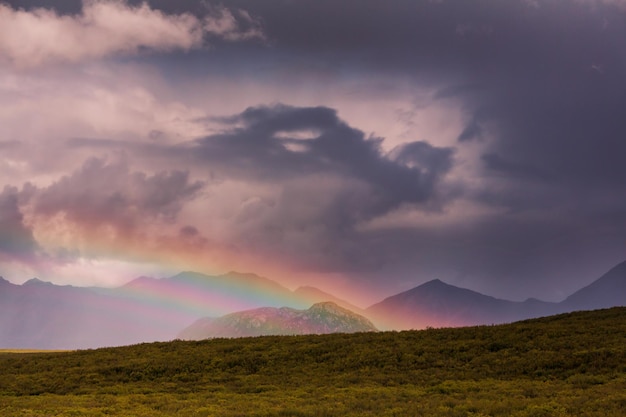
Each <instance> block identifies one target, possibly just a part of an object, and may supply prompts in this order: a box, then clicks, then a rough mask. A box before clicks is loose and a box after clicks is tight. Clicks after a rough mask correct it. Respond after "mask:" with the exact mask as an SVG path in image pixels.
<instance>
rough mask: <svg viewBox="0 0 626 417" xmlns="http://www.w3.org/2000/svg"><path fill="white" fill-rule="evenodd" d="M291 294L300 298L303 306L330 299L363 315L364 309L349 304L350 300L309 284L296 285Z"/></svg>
mask: <svg viewBox="0 0 626 417" xmlns="http://www.w3.org/2000/svg"><path fill="white" fill-rule="evenodd" d="M293 295H294V296H295V297H296V298H297V299H298V300H301V301H302V303H304V304H305V306H310V305H313V304H317V303H321V302H324V301H332V302H333V303H335V304H337V305H338V306H340V307H343V308H346V309H348V310H350V311H352V312H354V313H357V314H360V315H362V316H363V315H365V310H363V309H361V308H359V307H357V306H355V305H354V304H351V303H350V302H348V301H346V300H342V299H341V298H338V297H335V296H334V295H332V294H329V293H327V292H324V291H322V290H320V289H319V288H315V287H310V286H303V287H298V288H296V289H295V290H294V292H293Z"/></svg>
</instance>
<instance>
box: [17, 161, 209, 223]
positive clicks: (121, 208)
mask: <svg viewBox="0 0 626 417" xmlns="http://www.w3.org/2000/svg"><path fill="white" fill-rule="evenodd" d="M204 185H205V183H204V182H202V181H194V182H192V181H191V180H190V179H189V174H188V172H184V171H178V170H174V171H171V172H166V171H161V172H157V173H155V174H153V175H147V174H145V173H143V172H131V171H130V168H129V166H128V165H127V164H126V163H125V162H124V161H120V162H115V163H107V162H106V161H104V160H102V159H97V158H92V159H90V160H88V161H86V162H85V163H84V164H83V166H82V168H80V169H79V170H78V171H76V172H74V173H73V174H71V175H68V176H65V177H63V178H61V179H60V180H58V181H56V182H54V183H53V184H51V185H49V186H47V187H43V188H41V189H37V188H35V189H34V190H31V191H30V193H29V194H31V195H32V205H33V213H34V215H35V216H43V217H54V216H56V215H58V214H63V219H64V220H65V221H68V222H70V223H74V224H79V225H81V226H83V227H88V228H94V229H103V228H105V227H106V228H109V229H111V228H112V229H113V231H114V232H115V233H118V234H120V235H122V236H124V235H128V234H132V233H134V232H135V230H136V229H137V228H138V226H140V225H145V224H147V223H150V222H158V223H165V224H167V223H172V222H174V221H175V220H176V216H177V214H178V212H179V211H180V210H181V208H182V206H183V204H184V203H185V202H186V201H189V200H192V199H193V198H195V197H196V196H197V194H198V193H199V192H200V190H202V188H203V187H204Z"/></svg>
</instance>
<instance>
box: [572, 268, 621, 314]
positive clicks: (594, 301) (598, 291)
mask: <svg viewBox="0 0 626 417" xmlns="http://www.w3.org/2000/svg"><path fill="white" fill-rule="evenodd" d="M561 305H562V306H563V307H564V308H565V309H567V310H569V311H572V310H595V309H600V308H607V307H615V306H624V305H626V261H624V262H622V263H620V264H619V265H617V266H615V267H613V268H612V269H611V270H610V271H608V272H607V273H606V274H604V275H602V276H601V277H600V278H599V279H597V280H596V281H594V282H592V283H591V284H589V285H588V286H586V287H584V288H582V289H580V290H578V291H576V292H575V293H574V294H572V295H570V296H569V297H567V298H566V299H565V300H564V301H563V302H562V303H561Z"/></svg>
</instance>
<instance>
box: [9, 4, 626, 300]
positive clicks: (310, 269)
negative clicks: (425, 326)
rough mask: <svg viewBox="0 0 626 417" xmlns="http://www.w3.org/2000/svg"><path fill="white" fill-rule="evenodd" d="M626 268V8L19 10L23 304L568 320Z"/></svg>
mask: <svg viewBox="0 0 626 417" xmlns="http://www.w3.org/2000/svg"><path fill="white" fill-rule="evenodd" d="M624 259H626V1H624V0H506V1H502V0H491V1H481V0H457V1H453V0H422V1H420V0H385V1H382V0H377V1H373V0H363V1H359V2H354V1H348V0H274V1H258V0H233V1H229V0H226V1H220V2H211V1H197V0H194V1H192V0H180V1H176V2H172V1H167V0H152V1H147V2H136V1H128V2H125V1H121V0H118V1H115V0H100V1H98V0H84V1H82V2H81V1H78V0H76V1H74V0H72V1H69V0H55V1H52V0H32V1H24V0H19V1H18V0H10V1H4V3H1V4H0V275H3V276H4V277H5V278H7V279H9V280H11V281H13V282H16V283H21V282H23V281H25V280H27V279H29V278H32V277H34V276H37V277H39V278H41V279H43V280H48V281H53V282H57V283H60V284H73V285H119V284H121V283H124V282H126V281H128V280H130V279H132V278H134V277H136V276H138V275H152V276H167V275H171V274H174V273H176V272H178V271H180V270H197V271H200V272H206V273H223V272H226V271H229V270H238V271H242V272H243V271H246V272H256V273H258V274H261V275H265V276H268V277H270V278H273V279H275V280H277V281H279V282H281V283H283V284H285V285H287V286H289V287H291V288H293V287H295V286H297V285H301V284H310V285H316V286H319V287H320V288H322V289H326V290H329V291H336V292H338V293H340V294H342V295H345V294H350V295H352V296H355V297H357V298H358V299H359V300H360V302H361V303H362V304H367V303H368V302H373V301H377V300H379V299H381V298H382V297H383V296H388V295H391V294H393V293H396V292H399V291H402V290H406V289H409V288H412V287H414V286H416V285H419V284H421V283H423V282H426V281H428V280H431V279H435V278H438V279H441V280H443V281H445V282H448V283H450V284H454V285H458V286H462V287H466V288H471V289H474V290H477V291H480V292H483V293H486V294H489V295H494V296H498V297H503V298H508V299H514V300H523V299H525V298H527V297H537V298H541V299H545V300H560V299H562V298H564V297H565V296H567V295H569V294H570V293H572V292H573V291H575V290H577V289H579V288H580V287H582V286H584V285H586V284H588V283H590V282H591V281H592V280H594V279H596V278H598V277H599V276H600V275H601V274H602V273H604V272H605V271H606V270H608V269H609V268H611V267H612V266H614V265H615V264H616V263H618V262H620V261H622V260H624Z"/></svg>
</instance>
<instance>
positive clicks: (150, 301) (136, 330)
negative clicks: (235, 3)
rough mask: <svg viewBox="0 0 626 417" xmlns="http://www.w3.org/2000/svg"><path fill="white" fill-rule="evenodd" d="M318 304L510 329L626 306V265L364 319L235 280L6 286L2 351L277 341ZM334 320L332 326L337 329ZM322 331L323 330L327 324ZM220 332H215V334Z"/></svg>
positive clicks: (401, 303)
mask: <svg viewBox="0 0 626 417" xmlns="http://www.w3.org/2000/svg"><path fill="white" fill-rule="evenodd" d="M321 302H332V303H333V304H332V305H333V306H336V308H333V309H330V310H329V311H331V312H332V314H335V315H337V317H341V314H343V313H342V312H343V311H344V310H349V311H351V312H353V313H355V314H356V315H360V316H364V317H365V319H364V320H367V319H369V320H371V322H372V323H373V324H374V325H375V326H376V327H377V328H378V329H381V330H389V329H396V330H401V329H421V328H425V327H428V326H430V327H456V326H468V325H476V324H496V323H505V322H512V321H517V320H521V319H526V318H531V317H540V316H546V315H551V314H557V313H562V312H568V311H576V310H590V309H598V308H606V307H613V306H619V305H626V262H623V263H621V264H619V265H617V266H615V267H614V268H612V269H611V270H610V271H608V272H607V273H606V274H604V275H603V276H602V277H600V278H599V279H597V280H595V281H593V282H591V284H590V285H588V286H586V287H584V288H582V289H580V290H579V291H577V292H575V293H574V294H572V295H570V296H569V297H567V298H566V299H565V300H563V301H561V302H558V303H554V302H544V301H540V300H537V299H528V300H526V301H523V302H515V301H508V300H503V299H498V298H494V297H490V296H487V295H484V294H481V293H478V292H475V291H471V290H469V289H463V288H459V287H455V286H452V285H449V284H446V283H444V282H442V281H440V280H432V281H429V282H427V283H425V284H422V285H420V286H418V287H415V288H413V289H411V290H408V291H405V292H402V293H399V294H396V295H393V296H391V297H388V298H386V299H384V300H382V301H380V302H378V303H376V304H374V305H372V306H370V307H368V308H366V309H359V308H358V307H356V306H354V305H352V304H351V303H349V302H348V301H346V300H342V299H340V298H338V297H335V296H333V295H332V294H328V293H326V292H323V291H321V290H319V289H317V288H314V287H301V288H298V289H296V290H295V291H291V290H289V289H288V288H286V287H283V286H281V285H280V284H278V283H276V282H275V281H272V280H270V279H267V278H263V277H260V276H257V275H255V274H241V273H236V272H230V273H228V274H224V275H218V276H212V275H204V274H199V273H195V272H183V273H180V274H178V275H175V276H173V277H170V278H162V279H155V278H150V277H140V278H137V279H135V280H133V281H131V282H129V283H128V284H126V285H123V286H121V287H118V288H112V289H110V288H109V289H107V288H95V287H94V288H81V287H72V286H59V285H54V284H51V283H47V282H44V281H41V280H39V279H36V278H35V279H31V280H30V281H27V282H25V283H24V284H22V285H15V284H12V283H10V282H9V281H7V280H4V279H2V278H0V348H38V349H77V348H92V347H100V346H118V345H128V344H134V343H140V342H149V341H158V340H171V339H173V338H175V337H177V335H178V336H180V335H183V336H185V335H187V333H185V332H191V330H190V329H193V328H194V326H195V328H205V329H209V330H210V332H209V333H206V334H207V336H206V337H215V336H218V335H219V336H229V337H230V336H238V335H244V334H245V332H244V331H243V330H241V328H240V327H238V326H240V325H243V324H242V323H245V322H246V320H247V321H250V322H253V321H254V320H257V321H262V319H261V318H260V317H266V318H268V319H267V320H266V321H268V320H269V317H272V320H273V319H275V318H276V317H280V316H281V314H282V315H283V316H285V317H288V318H289V319H285V321H284V323H283V325H284V326H283V327H280V328H274V329H273V330H272V332H273V334H276V333H279V334H285V333H287V334H294V333H291V332H295V330H294V329H293V328H290V327H289V326H291V325H293V323H296V322H298V320H300V322H299V323H301V324H302V323H303V322H302V320H304V318H303V317H306V314H308V313H306V312H307V311H309V310H310V309H311V308H312V307H311V306H312V305H314V304H318V303H321ZM322 305H326V306H327V307H328V306H330V304H322ZM281 307H286V308H287V309H283V310H281ZM267 308H270V309H267ZM272 308H273V309H272ZM316 308H319V305H318V306H317V307H316ZM307 309H308V310H307ZM315 310H316V309H315V308H314V309H313V311H315ZM234 313H237V314H235V315H233V314H234ZM329 314H330V313H329ZM337 317H335V318H334V320H339V319H338V318H337ZM200 319H202V320H203V321H198V320H200ZM229 320H230V321H229ZM233 320H235V322H237V323H238V324H237V326H234V327H233V326H232V325H231V328H230V333H228V332H226V330H225V329H227V328H228V326H226V324H225V323H231V324H232V323H233ZM277 320H278V319H277ZM269 321H271V320H269ZM278 321H279V322H280V320H278ZM220 323H221V324H220ZM317 325H319V326H322V327H323V326H324V322H323V321H319V322H318V323H317ZM202 326H204V327H202ZM218 326H221V327H220V328H221V330H220V331H219V332H218V331H217V330H215V329H217V327H218ZM183 329H185V330H183ZM320 329H321V327H314V326H313V327H310V331H311V332H313V333H318V332H319V333H322V332H324V331H323V330H320ZM354 329H355V330H350V329H343V330H339V331H362V330H361V329H360V328H358V326H357V327H355V328H354ZM307 331H308V330H307ZM220 332H221V333H220ZM281 332H282V333H281ZM263 334H266V333H263ZM192 336H194V337H197V335H196V334H193V335H192ZM194 337H192V338H194Z"/></svg>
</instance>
